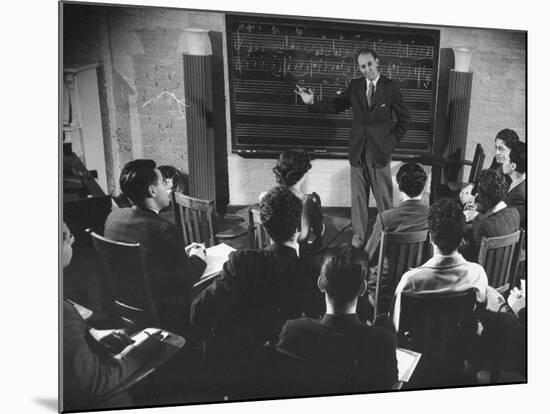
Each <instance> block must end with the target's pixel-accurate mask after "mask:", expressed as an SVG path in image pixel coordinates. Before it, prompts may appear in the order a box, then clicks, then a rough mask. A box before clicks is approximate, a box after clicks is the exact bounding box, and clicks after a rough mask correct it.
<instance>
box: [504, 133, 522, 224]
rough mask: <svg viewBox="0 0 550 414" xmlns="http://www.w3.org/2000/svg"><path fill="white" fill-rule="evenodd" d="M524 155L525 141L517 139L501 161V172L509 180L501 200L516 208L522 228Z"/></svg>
mask: <svg viewBox="0 0 550 414" xmlns="http://www.w3.org/2000/svg"><path fill="white" fill-rule="evenodd" d="M526 156H527V154H526V151H525V143H524V142H521V141H518V142H516V143H514V144H512V148H511V149H510V156H509V157H508V158H505V159H504V162H503V163H502V172H503V173H504V174H505V175H506V176H507V177H510V180H511V184H510V187H509V188H508V192H507V193H506V195H505V196H504V200H503V201H504V202H505V203H506V205H507V206H508V207H514V208H515V209H517V210H518V212H519V218H520V227H521V228H523V229H525V203H526V195H525V191H526V181H525V180H526V171H527V170H526V167H527V164H526Z"/></svg>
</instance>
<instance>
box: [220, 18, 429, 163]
mask: <svg viewBox="0 0 550 414" xmlns="http://www.w3.org/2000/svg"><path fill="white" fill-rule="evenodd" d="M226 29H227V40H228V41H227V55H228V58H229V72H230V80H231V83H230V92H231V96H230V104H231V119H232V135H231V136H232V144H233V146H232V149H233V151H237V152H240V151H241V150H242V151H261V150H262V149H268V150H269V151H273V152H275V151H281V150H284V149H289V148H315V149H319V150H322V151H325V152H326V153H327V154H328V155H331V154H336V155H337V156H341V155H343V154H345V153H346V152H347V146H348V142H349V136H350V130H351V124H352V120H353V115H354V114H353V110H352V109H351V108H349V109H347V110H346V111H343V112H341V113H339V114H319V113H314V112H311V111H310V110H309V109H310V108H308V106H307V105H305V104H304V103H303V101H302V99H301V98H300V96H298V95H296V94H295V92H294V91H295V88H296V85H300V86H302V87H307V88H311V89H312V91H313V93H314V96H315V100H316V101H317V100H321V101H327V100H330V99H334V98H336V97H338V96H341V95H342V94H343V93H345V92H346V90H347V87H348V86H349V84H350V82H351V80H352V79H354V78H361V77H362V74H361V73H360V71H359V68H358V66H357V61H356V53H357V51H358V50H359V49H363V48H369V49H372V50H375V51H376V53H377V55H378V57H379V59H380V63H379V69H380V72H381V73H382V74H383V75H384V76H387V77H388V78H390V79H392V81H394V82H396V83H398V84H399V87H400V90H401V94H402V95H403V100H404V101H405V103H406V104H407V106H408V108H409V112H410V123H409V130H408V131H407V132H406V134H405V136H404V137H403V139H402V140H401V141H400V143H399V145H398V147H397V153H402V154H403V153H407V154H411V153H412V154H421V153H424V154H426V153H430V152H431V151H433V147H434V146H433V140H434V118H435V101H436V91H437V77H438V58H439V37H440V34H439V31H437V30H432V29H419V28H413V27H398V26H381V25H373V24H368V23H366V24H362V23H351V22H337V21H329V20H322V19H319V20H312V19H295V18H276V17H267V16H265V17H260V16H248V15H247V16H245V15H239V14H235V15H231V14H228V15H227V17H226ZM392 115H393V116H394V115H395V114H392ZM394 121H395V119H394ZM278 143H280V144H278Z"/></svg>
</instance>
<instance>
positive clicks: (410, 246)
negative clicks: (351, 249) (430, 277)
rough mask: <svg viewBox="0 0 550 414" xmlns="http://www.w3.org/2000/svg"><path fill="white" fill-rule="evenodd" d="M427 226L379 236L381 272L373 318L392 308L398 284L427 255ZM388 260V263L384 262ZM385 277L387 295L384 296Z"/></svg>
mask: <svg viewBox="0 0 550 414" xmlns="http://www.w3.org/2000/svg"><path fill="white" fill-rule="evenodd" d="M427 246H428V230H420V231H413V232H386V231H384V232H383V233H382V236H381V238H380V248H379V255H378V275H377V278H376V290H375V294H374V314H373V322H374V321H375V320H376V318H377V317H378V316H379V315H381V314H385V313H387V312H388V310H389V305H390V301H391V298H392V297H393V293H394V292H395V288H396V287H397V284H398V283H399V280H400V279H401V276H403V273H405V272H406V271H407V270H409V269H411V268H415V267H418V266H420V265H421V264H422V263H423V262H424V259H425V258H426V257H427ZM385 263H387V265H386V266H385ZM381 278H384V281H385V287H384V297H381V296H382V295H381V293H382V292H381V291H382V288H381Z"/></svg>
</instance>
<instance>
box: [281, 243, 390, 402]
mask: <svg viewBox="0 0 550 414" xmlns="http://www.w3.org/2000/svg"><path fill="white" fill-rule="evenodd" d="M366 272H367V255H366V253H365V252H364V250H361V249H356V248H354V247H352V246H339V247H336V248H334V249H332V250H330V251H329V252H328V253H327V254H326V256H325V258H324V261H323V265H322V268H321V275H320V276H319V279H318V286H319V289H320V290H321V291H322V292H323V293H324V295H325V301H326V313H325V315H324V316H323V317H322V319H309V318H300V319H294V320H290V321H288V322H287V323H286V324H285V325H284V326H283V329H282V330H281V333H280V335H279V342H278V344H277V346H276V349H277V351H278V352H281V353H282V354H284V355H287V356H288V357H290V358H292V359H294V360H295V361H296V363H297V364H299V365H298V367H299V372H298V371H297V372H291V371H287V372H285V371H283V372H280V373H279V374H280V375H281V376H280V377H278V378H275V379H274V381H279V382H286V381H289V382H291V384H292V387H293V388H294V390H295V395H302V394H330V393H345V392H365V391H373V390H389V389H391V387H392V386H393V385H394V384H395V383H396V382H397V374H398V372H397V359H396V355H395V348H396V340H395V337H394V335H393V334H392V333H391V332H390V331H387V330H385V329H383V328H374V327H371V326H367V325H365V324H364V323H362V322H360V320H359V318H358V316H357V313H356V307H357V298H358V297H360V296H361V295H363V294H364V293H365V291H366V281H365V276H366Z"/></svg>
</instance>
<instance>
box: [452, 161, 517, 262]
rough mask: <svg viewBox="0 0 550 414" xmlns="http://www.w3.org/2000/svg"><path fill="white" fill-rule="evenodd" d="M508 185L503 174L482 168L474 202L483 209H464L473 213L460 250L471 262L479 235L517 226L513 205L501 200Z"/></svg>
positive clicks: (501, 233) (493, 234)
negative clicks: (470, 226) (463, 244)
mask: <svg viewBox="0 0 550 414" xmlns="http://www.w3.org/2000/svg"><path fill="white" fill-rule="evenodd" d="M507 189H508V185H507V184H506V181H505V179H504V175H502V174H499V173H498V172H497V171H495V170H491V169H488V170H483V171H482V172H481V174H480V176H479V180H478V184H477V197H476V202H478V203H479V204H480V206H481V210H482V212H481V213H480V212H477V211H473V210H465V211H464V214H465V215H466V216H467V217H468V215H470V214H471V215H472V216H473V217H474V218H473V220H472V231H471V233H469V234H468V235H467V236H466V237H465V241H466V245H465V246H462V247H461V249H460V251H461V253H462V254H463V255H464V257H465V258H466V260H468V261H471V262H477V257H478V255H479V248H480V245H481V239H482V238H483V237H496V236H506V235H508V234H512V233H514V232H515V231H517V230H518V229H519V224H520V216H519V212H518V210H517V209H515V208H511V207H508V206H507V205H506V203H505V202H504V201H503V199H504V196H505V195H506V192H507Z"/></svg>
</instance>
